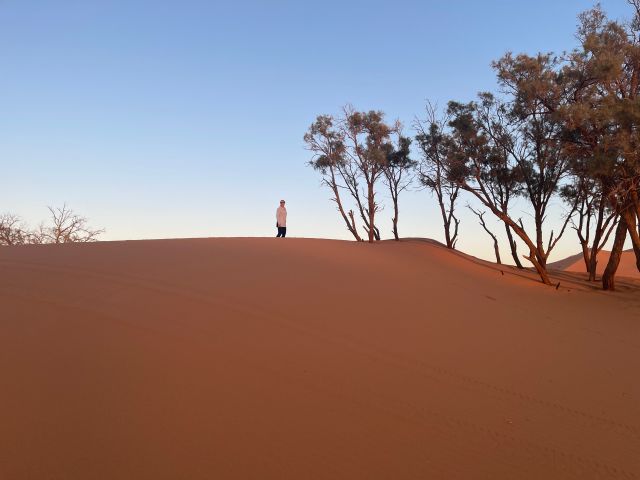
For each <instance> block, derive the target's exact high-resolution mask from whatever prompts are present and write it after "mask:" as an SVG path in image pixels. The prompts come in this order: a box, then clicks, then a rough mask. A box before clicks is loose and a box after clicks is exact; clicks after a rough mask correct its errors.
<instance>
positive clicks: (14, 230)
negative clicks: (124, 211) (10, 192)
mask: <svg viewBox="0 0 640 480" xmlns="http://www.w3.org/2000/svg"><path fill="white" fill-rule="evenodd" d="M103 232H104V230H103V229H95V228H92V227H90V226H89V222H88V220H87V219H86V218H85V217H82V216H80V215H77V214H75V213H74V212H73V210H71V209H70V208H69V207H67V206H66V205H64V206H63V207H62V208H54V207H49V220H48V222H42V223H41V224H40V225H38V227H37V228H28V227H27V226H26V225H25V224H24V222H23V221H22V219H21V218H20V217H19V216H17V215H14V214H11V213H5V214H2V215H0V245H5V246H8V245H29V244H45V243H53V244H57V243H77V242H94V241H96V240H97V239H98V237H99V236H100V234H102V233H103Z"/></svg>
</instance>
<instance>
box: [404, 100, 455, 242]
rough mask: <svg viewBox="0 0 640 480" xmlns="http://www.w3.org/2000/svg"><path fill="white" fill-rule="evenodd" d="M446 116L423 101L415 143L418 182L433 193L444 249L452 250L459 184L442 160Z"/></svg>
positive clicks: (448, 147) (446, 150)
mask: <svg viewBox="0 0 640 480" xmlns="http://www.w3.org/2000/svg"><path fill="white" fill-rule="evenodd" d="M449 120H450V117H449V116H448V115H447V114H446V113H445V114H444V115H442V116H441V115H439V114H438V109H437V106H436V105H434V104H432V103H430V102H427V105H426V118H425V119H424V120H420V119H416V121H415V128H416V130H417V132H418V133H417V135H416V142H417V144H418V147H419V148H420V154H421V157H422V158H421V161H420V163H419V164H418V179H419V181H420V183H421V184H422V185H423V186H424V187H425V188H427V189H428V190H430V191H431V193H432V194H435V196H436V198H437V200H438V206H439V207H440V215H441V217H442V225H443V229H444V238H445V243H446V245H447V248H451V249H455V248H456V242H457V240H458V227H459V225H460V220H459V219H458V217H456V215H455V209H456V202H457V200H458V194H459V192H460V185H459V184H458V183H457V182H455V181H453V180H452V179H451V178H450V177H449V176H448V175H447V169H446V162H447V158H448V157H449V153H450V150H451V148H452V143H451V137H450V136H449V135H448V134H447V131H446V130H447V124H448V122H449Z"/></svg>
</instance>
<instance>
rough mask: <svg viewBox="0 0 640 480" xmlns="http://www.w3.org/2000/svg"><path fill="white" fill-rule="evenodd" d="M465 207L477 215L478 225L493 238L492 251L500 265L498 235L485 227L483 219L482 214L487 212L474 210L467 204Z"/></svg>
mask: <svg viewBox="0 0 640 480" xmlns="http://www.w3.org/2000/svg"><path fill="white" fill-rule="evenodd" d="M467 208H468V209H469V210H471V211H472V212H473V213H474V215H475V216H476V217H478V221H479V222H480V225H481V226H482V228H483V229H484V231H485V232H487V234H489V236H490V237H491V239H492V240H493V251H494V253H495V255H496V263H497V264H498V265H500V264H501V263H502V262H501V261H500V246H499V244H498V237H496V236H495V234H494V233H493V232H492V231H491V230H489V228H488V227H487V224H486V222H485V221H484V214H485V213H487V212H481V211H479V210H476V209H474V208H473V207H472V206H471V205H469V204H467Z"/></svg>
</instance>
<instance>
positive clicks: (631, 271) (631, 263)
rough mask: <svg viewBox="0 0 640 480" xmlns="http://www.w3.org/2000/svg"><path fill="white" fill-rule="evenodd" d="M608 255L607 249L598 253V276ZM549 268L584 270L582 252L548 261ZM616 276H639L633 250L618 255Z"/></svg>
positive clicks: (580, 271)
mask: <svg viewBox="0 0 640 480" xmlns="http://www.w3.org/2000/svg"><path fill="white" fill-rule="evenodd" d="M609 255H611V252H610V251H608V250H602V251H601V252H600V253H599V254H598V257H597V259H598V264H597V266H596V273H597V275H598V277H600V275H602V272H604V269H605V268H606V266H607V263H608V262H609ZM549 268H550V269H553V268H555V269H557V270H564V271H565V272H577V273H578V272H579V273H583V274H584V272H585V265H584V260H583V258H582V253H579V254H576V255H572V256H571V257H568V258H565V259H564V260H560V261H558V262H554V263H550V264H549ZM616 277H630V278H640V272H638V268H637V267H636V256H635V254H634V253H633V250H625V251H623V252H622V255H621V256H620V264H619V265H618V270H617V271H616Z"/></svg>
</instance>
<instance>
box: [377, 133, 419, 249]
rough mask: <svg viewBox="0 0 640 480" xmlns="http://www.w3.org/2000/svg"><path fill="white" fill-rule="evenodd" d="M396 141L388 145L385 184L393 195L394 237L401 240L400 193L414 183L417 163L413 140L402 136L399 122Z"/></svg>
mask: <svg viewBox="0 0 640 480" xmlns="http://www.w3.org/2000/svg"><path fill="white" fill-rule="evenodd" d="M394 132H395V137H396V140H395V142H394V143H391V142H389V143H387V149H388V151H387V159H386V163H385V166H384V182H385V184H386V185H387V187H388V189H389V193H390V194H391V201H392V203H393V218H392V219H391V221H392V225H393V237H394V238H395V239H396V240H400V237H399V235H398V217H399V207H398V200H399V197H400V193H401V192H402V191H404V190H406V189H407V188H408V187H409V185H411V181H412V178H413V177H412V172H413V171H414V169H415V167H416V165H417V162H416V161H415V160H413V159H411V157H410V155H411V139H410V138H409V137H405V136H403V135H402V128H401V125H400V124H399V122H396V125H395V127H394Z"/></svg>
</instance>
